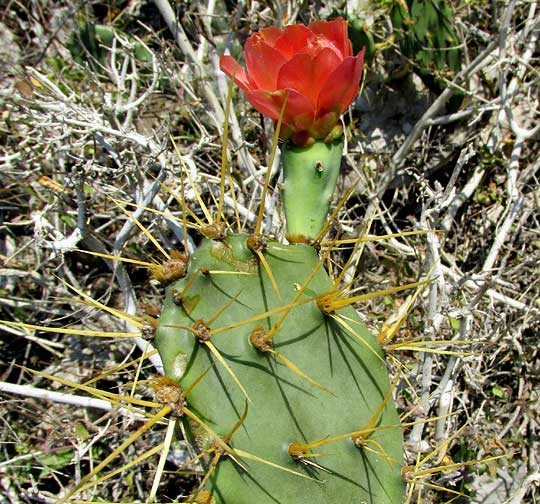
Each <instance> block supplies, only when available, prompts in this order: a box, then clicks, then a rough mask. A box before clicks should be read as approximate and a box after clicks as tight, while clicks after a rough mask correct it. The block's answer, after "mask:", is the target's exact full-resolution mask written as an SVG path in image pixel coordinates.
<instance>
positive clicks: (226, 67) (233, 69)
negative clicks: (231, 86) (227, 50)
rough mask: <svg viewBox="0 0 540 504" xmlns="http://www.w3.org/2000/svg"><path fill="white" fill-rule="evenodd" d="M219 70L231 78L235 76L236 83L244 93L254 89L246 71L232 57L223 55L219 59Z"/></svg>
mask: <svg viewBox="0 0 540 504" xmlns="http://www.w3.org/2000/svg"><path fill="white" fill-rule="evenodd" d="M219 68H220V69H221V71H222V72H225V73H226V74H227V75H228V76H229V77H232V76H233V75H234V82H235V83H236V85H237V86H238V87H239V88H240V89H242V91H248V90H249V89H251V88H252V87H253V85H252V83H251V81H250V80H249V77H248V75H247V73H246V71H245V70H244V69H243V68H242V67H241V66H240V64H239V63H238V62H237V61H236V60H235V59H234V58H233V57H232V56H227V55H225V54H224V55H222V56H221V58H219Z"/></svg>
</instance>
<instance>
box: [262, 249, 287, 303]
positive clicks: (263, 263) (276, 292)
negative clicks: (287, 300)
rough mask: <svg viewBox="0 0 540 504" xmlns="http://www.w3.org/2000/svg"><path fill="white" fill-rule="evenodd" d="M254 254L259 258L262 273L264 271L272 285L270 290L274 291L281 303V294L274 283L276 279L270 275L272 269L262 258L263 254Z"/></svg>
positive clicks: (264, 258)
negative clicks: (262, 269)
mask: <svg viewBox="0 0 540 504" xmlns="http://www.w3.org/2000/svg"><path fill="white" fill-rule="evenodd" d="M256 254H257V257H258V258H259V261H260V262H261V264H262V267H263V268H264V271H266V274H267V275H268V279H269V280H270V283H271V284H272V289H274V292H275V294H276V297H277V298H278V300H279V302H280V303H281V302H282V301H283V300H282V299H281V294H280V293H279V287H278V284H277V282H276V278H275V277H274V274H273V273H272V269H271V268H270V265H269V264H268V261H267V260H266V257H264V254H263V253H262V252H256Z"/></svg>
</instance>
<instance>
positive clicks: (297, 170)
mask: <svg viewBox="0 0 540 504" xmlns="http://www.w3.org/2000/svg"><path fill="white" fill-rule="evenodd" d="M342 152H343V139H339V140H334V141H332V142H329V143H325V142H323V141H320V140H319V141H315V143H313V144H312V145H310V146H309V147H297V146H294V145H288V144H287V145H285V146H284V148H283V153H282V159H283V189H282V192H283V206H284V209H285V218H286V221H287V239H288V240H289V241H290V242H295V243H296V242H307V243H309V242H310V241H312V240H315V239H317V238H318V236H319V233H320V232H321V230H322V228H323V226H324V223H325V221H326V218H327V215H328V209H329V208H330V202H331V200H332V196H333V194H334V190H335V188H336V183H337V178H338V175H339V168H340V165H341V154H342Z"/></svg>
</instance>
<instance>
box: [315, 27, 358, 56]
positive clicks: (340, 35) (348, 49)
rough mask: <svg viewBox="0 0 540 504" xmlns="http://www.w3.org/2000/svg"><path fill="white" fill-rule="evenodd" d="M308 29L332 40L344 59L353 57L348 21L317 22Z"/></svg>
mask: <svg viewBox="0 0 540 504" xmlns="http://www.w3.org/2000/svg"><path fill="white" fill-rule="evenodd" d="M308 28H309V29H310V30H311V31H312V32H313V33H316V34H317V35H321V36H323V37H325V38H327V39H328V40H330V41H331V42H332V43H333V44H334V46H335V47H336V48H337V49H338V50H339V52H340V53H341V55H342V56H343V57H344V58H347V57H348V56H351V55H352V45H351V41H350V40H349V36H348V34H347V21H345V19H343V18H336V19H334V20H333V21H315V22H313V23H311V24H310V25H309V26H308Z"/></svg>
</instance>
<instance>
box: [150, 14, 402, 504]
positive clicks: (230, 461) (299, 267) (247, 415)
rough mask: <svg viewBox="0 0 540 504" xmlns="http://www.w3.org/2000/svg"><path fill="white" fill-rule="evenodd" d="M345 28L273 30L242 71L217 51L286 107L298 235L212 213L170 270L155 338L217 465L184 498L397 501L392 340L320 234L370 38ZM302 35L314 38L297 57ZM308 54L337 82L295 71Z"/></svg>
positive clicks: (175, 402)
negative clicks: (367, 321) (382, 338)
mask: <svg viewBox="0 0 540 504" xmlns="http://www.w3.org/2000/svg"><path fill="white" fill-rule="evenodd" d="M346 36H347V23H346V22H345V21H344V20H343V19H337V20H335V21H332V22H328V23H327V22H316V23H312V24H311V25H309V26H308V27H304V26H292V27H287V28H285V29H284V30H279V29H277V28H273V29H265V30H262V31H261V32H260V33H258V34H254V35H253V36H252V38H250V40H248V42H247V43H246V52H247V55H246V60H247V62H248V69H247V73H246V71H244V70H243V69H242V68H239V66H238V63H237V62H236V61H235V60H234V59H232V58H231V57H230V56H224V57H222V59H221V66H222V68H223V70H224V71H225V72H226V73H228V74H229V75H231V76H233V77H234V78H235V79H236V82H237V84H238V85H239V86H240V87H242V89H243V90H244V91H245V92H246V95H247V97H248V99H250V100H251V101H252V103H253V104H254V105H255V106H256V107H259V108H260V109H261V111H262V112H263V113H267V114H268V115H269V117H271V118H273V119H275V120H277V124H276V136H275V142H274V146H276V145H277V135H278V134H279V133H280V126H281V125H282V121H283V125H284V130H283V131H284V132H285V138H283V136H282V140H284V141H286V142H287V143H285V144H284V145H282V154H283V155H282V159H283V183H282V196H283V206H284V211H285V217H286V227H287V233H286V236H287V239H288V242H289V244H283V243H279V242H277V241H271V240H269V239H268V237H265V236H263V235H262V234H261V232H260V230H261V224H262V213H261V212H259V215H258V219H257V225H256V226H255V232H254V233H253V234H251V235H247V234H230V233H229V234H227V233H226V232H225V229H224V227H223V230H222V229H220V224H221V223H220V222H219V221H220V219H217V221H216V222H213V223H211V224H210V226H209V227H208V228H206V229H201V232H202V234H203V235H204V236H205V237H206V238H204V239H203V240H202V242H201V244H200V245H199V247H198V249H197V250H196V251H195V253H193V254H192V255H191V257H190V259H189V262H187V261H186V264H184V263H183V262H182V259H181V258H178V259H177V260H176V262H175V264H176V265H177V266H175V267H172V268H171V271H176V272H177V273H178V274H177V275H176V277H175V278H174V281H173V282H172V283H171V285H170V286H169V287H168V290H167V294H166V301H165V305H164V308H163V310H162V313H161V316H160V319H159V325H158V328H157V332H156V337H155V343H156V346H157V348H158V350H159V352H160V355H161V358H162V361H163V365H164V369H165V374H166V375H167V377H168V378H169V380H171V382H168V383H167V385H166V390H168V391H169V390H172V393H171V394H169V393H165V394H163V393H162V394H161V395H162V398H163V397H164V396H166V399H165V400H163V402H165V403H167V404H168V405H169V406H170V408H171V410H172V411H173V412H175V413H176V415H177V416H179V417H181V418H182V421H183V422H184V430H185V432H186V433H187V434H188V436H189V437H190V438H191V441H192V442H193V445H194V446H195V447H196V449H197V451H198V452H199V454H200V455H199V456H198V458H199V459H200V461H201V463H202V464H203V465H204V466H205V470H206V475H205V476H204V478H203V479H202V482H201V484H200V485H199V487H198V488H197V490H196V491H195V492H194V493H193V495H192V496H191V500H190V501H189V502H197V503H199V502H216V503H218V504H253V503H257V504H272V503H282V504H291V503H294V504H328V503H338V502H339V503H340V504H346V503H350V504H353V503H354V504H360V503H362V502H365V503H370V504H371V503H373V504H375V503H377V504H398V503H400V502H401V499H402V495H403V489H404V484H403V481H402V477H401V460H402V448H401V447H402V436H401V427H400V424H399V418H398V416H397V413H396V410H395V408H394V407H393V404H392V400H391V394H392V391H393V387H391V386H390V384H389V380H388V375H387V371H386V366H385V362H384V359H383V356H382V352H381V349H380V348H379V346H378V343H377V340H376V338H375V337H374V336H373V335H372V334H370V332H369V331H368V330H367V329H366V327H365V326H364V324H363V323H362V321H361V319H360V317H359V316H358V314H357V313H356V312H355V311H354V310H353V309H352V308H351V307H350V305H351V304H352V302H351V300H349V299H346V297H344V295H343V292H344V291H343V290H342V289H341V286H340V283H341V279H340V278H338V279H336V280H332V279H331V278H330V276H329V275H328V273H327V271H326V270H325V264H326V262H327V260H328V259H329V254H328V252H329V250H328V251H324V250H322V249H321V250H319V249H320V248H321V247H319V246H318V245H320V243H321V238H322V237H323V236H324V234H325V232H326V230H327V227H326V222H327V220H328V212H329V208H330V203H331V201H332V198H333V193H334V190H335V187H336V181H337V178H338V175H339V169H340V164H341V157H342V150H343V139H342V133H343V126H342V124H341V123H340V122H339V114H340V113H342V112H343V111H344V110H345V108H346V107H347V106H348V105H349V104H350V103H351V101H352V99H353V98H354V96H355V95H356V93H357V91H358V83H359V79H360V76H361V73H362V61H363V54H364V51H361V52H360V53H358V55H357V56H354V55H353V53H352V48H351V47H352V46H351V43H350V41H348V39H347V38H346ZM306 39H307V40H309V43H308V42H306ZM265 44H266V45H267V44H274V47H273V48H271V47H270V46H267V47H266V49H264V46H265ZM292 46H295V47H296V46H298V47H299V48H301V47H302V46H305V47H304V49H303V50H302V51H303V52H302V51H299V53H298V54H297V55H291V54H290V52H291V51H290V50H289V49H287V47H292ZM329 46H332V47H334V49H332V50H329V49H328V47H329ZM325 47H326V48H327V49H324V48H325ZM280 51H281V52H280ZM306 51H307V52H306ZM278 53H279V54H280V55H279V57H278V56H277V54H278ZM268 55H273V56H272V57H271V58H269V56H268ZM265 58H269V61H268V63H269V64H270V63H273V64H275V63H276V61H277V62H281V63H280V64H281V65H282V67H281V70H279V68H275V69H274V70H275V71H276V72H278V71H279V78H278V77H277V76H275V79H274V80H275V81H276V82H283V83H287V85H288V86H291V87H292V88H294V86H297V88H298V89H302V90H303V91H304V93H305V94H304V95H303V96H302V95H300V93H299V92H298V91H294V89H292V88H291V87H286V88H284V89H282V90H277V91H273V90H272V87H273V86H274V85H275V84H273V81H272V79H271V78H269V79H266V80H265V79H262V77H261V74H260V71H259V70H260V66H261V64H262V62H264V61H265ZM286 58H289V59H290V61H289V63H284V61H285V59H286ZM308 60H309V61H308ZM300 61H302V62H303V64H304V65H306V66H309V67H310V68H311V69H312V73H311V77H314V76H317V75H320V76H326V77H327V78H328V81H327V82H326V83H325V82H324V80H322V81H321V79H320V78H317V79H315V80H314V81H313V82H312V83H311V84H310V85H309V86H308V85H307V84H308V82H307V81H305V82H297V81H298V78H299V76H298V73H297V72H296V70H294V68H293V67H294V65H293V63H295V62H297V63H298V62H300ZM255 62H257V63H256V64H255ZM337 78H339V79H340V80H341V82H339V85H338V86H336V82H335V81H336V79H337ZM300 79H301V80H302V79H304V77H302V76H300ZM304 80H305V79H304ZM271 81H272V82H271ZM295 82H296V83H295ZM265 86H266V87H265ZM317 87H318V88H319V91H317ZM255 88H257V89H255ZM317 94H318V98H317ZM289 99H290V102H291V105H290V106H289V105H287V103H288V101H289ZM310 100H312V102H311V103H310ZM315 102H316V103H317V106H316V108H315V109H314V108H313V103H315ZM276 103H278V104H280V105H279V108H276ZM293 144H295V145H293ZM274 149H275V147H274ZM271 164H272V162H270V165H271ZM266 184H268V179H266V182H265V190H266V188H267V185H266ZM263 199H264V196H263ZM262 208H263V206H261V209H262ZM218 215H221V211H220V210H219V211H218ZM314 245H316V247H314ZM169 279H170V278H169ZM175 387H176V389H175ZM170 398H172V400H171V399H170Z"/></svg>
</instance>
